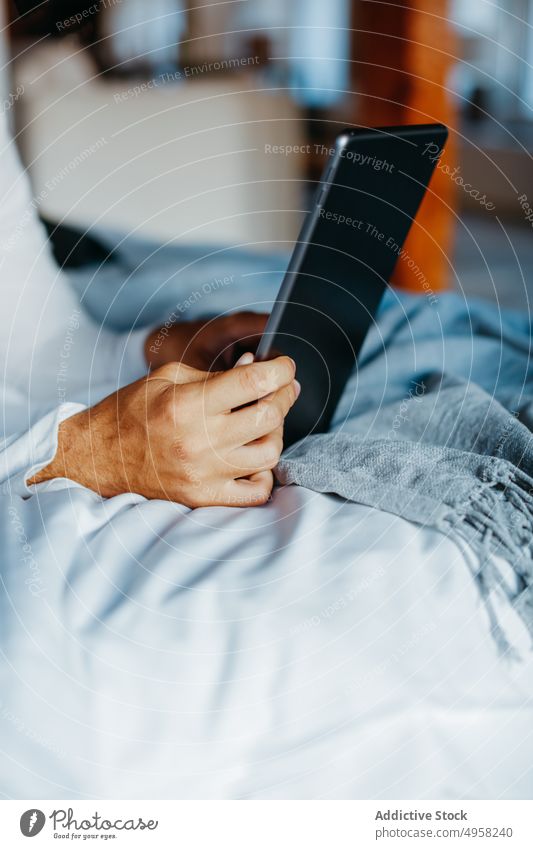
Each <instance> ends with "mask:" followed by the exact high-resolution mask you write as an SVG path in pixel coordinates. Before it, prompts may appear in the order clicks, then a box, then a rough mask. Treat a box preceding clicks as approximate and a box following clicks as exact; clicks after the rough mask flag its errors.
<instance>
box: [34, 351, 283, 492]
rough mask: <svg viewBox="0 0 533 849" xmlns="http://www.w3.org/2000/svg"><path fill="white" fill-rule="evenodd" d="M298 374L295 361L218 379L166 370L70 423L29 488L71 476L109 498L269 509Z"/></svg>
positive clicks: (177, 367) (174, 366)
mask: <svg viewBox="0 0 533 849" xmlns="http://www.w3.org/2000/svg"><path fill="white" fill-rule="evenodd" d="M294 374H295V367H294V363H293V361H292V360H290V359H289V358H288V357H279V358H278V359H276V360H271V361H270V362H265V363H253V364H251V365H243V366H240V367H239V368H235V369H232V370H230V371H227V372H224V373H219V374H214V373H209V374H208V373H205V372H201V371H197V370H196V369H193V368H189V367H188V366H185V365H182V364H179V363H170V364H168V365H165V366H163V367H161V368H159V369H157V370H156V371H153V372H152V373H151V374H150V375H149V376H148V377H146V378H143V379H142V380H138V381H137V382H136V383H132V384H131V385H130V386H126V387H125V388H124V389H121V390H119V391H118V392H116V393H115V394H113V395H110V396H109V397H108V398H105V399H104V400H103V401H101V402H100V403H99V404H98V405H97V406H95V407H92V408H91V409H89V410H85V411H84V412H82V413H78V414H77V415H75V416H72V417H71V418H69V419H66V420H65V421H64V422H63V423H62V424H61V426H60V429H59V447H58V451H57V454H56V456H55V458H54V460H53V461H52V463H51V464H50V465H49V466H47V468H46V469H43V471H41V472H39V473H38V474H37V475H36V476H35V477H34V478H33V480H31V481H30V482H29V483H30V484H35V483H41V482H43V481H46V480H50V479H51V478H57V477H66V478H70V479H71V480H74V481H77V482H78V483H81V484H83V485H84V486H87V487H89V488H90V489H93V490H95V491H96V492H98V493H100V494H101V495H103V496H105V497H109V496H113V495H119V494H120V493H124V492H136V493H139V494H140V495H144V496H145V497H146V498H163V499H166V500H169V501H176V502H179V503H181V504H185V505H187V506H189V507H201V506H209V505H227V506H231V505H233V506H243V507H244V506H249V505H254V504H263V503H264V502H265V501H267V500H268V498H269V496H270V492H271V490H272V486H273V476H272V471H271V470H272V469H273V468H274V466H275V465H276V464H277V462H278V460H279V456H280V454H281V451H282V449H283V442H282V432H283V420H284V418H285V416H286V415H287V413H288V411H289V410H290V408H291V407H292V405H293V404H294V402H295V400H296V398H297V397H298V394H299V386H298V384H297V383H296V381H295V380H294ZM254 402H255V403H254ZM244 405H248V406H244Z"/></svg>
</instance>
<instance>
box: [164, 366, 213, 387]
mask: <svg viewBox="0 0 533 849" xmlns="http://www.w3.org/2000/svg"><path fill="white" fill-rule="evenodd" d="M211 377H214V373H213V372H208V371H200V369H197V368H192V366H187V365H185V363H165V365H164V366H160V368H156V369H154V370H153V371H152V372H151V373H150V376H149V377H148V380H166V381H167V382H168V383H177V384H181V385H183V384H185V383H200V382H203V381H205V380H209V378H211Z"/></svg>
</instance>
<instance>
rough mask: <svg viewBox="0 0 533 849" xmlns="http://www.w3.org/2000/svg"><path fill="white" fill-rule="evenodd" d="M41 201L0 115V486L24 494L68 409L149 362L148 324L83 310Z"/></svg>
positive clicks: (87, 402) (94, 398)
mask: <svg viewBox="0 0 533 849" xmlns="http://www.w3.org/2000/svg"><path fill="white" fill-rule="evenodd" d="M37 210H38V199H34V198H32V194H31V190H30V185H29V181H28V179H27V176H26V174H25V173H24V170H23V168H22V166H21V163H20V160H19V157H18V153H17V151H16V148H15V145H14V142H13V140H12V139H11V138H10V135H9V133H8V129H7V121H6V116H5V114H4V115H0V286H1V301H0V303H1V305H2V309H1V313H0V367H1V369H2V386H3V398H2V411H1V412H2V425H3V427H2V430H3V434H2V436H3V439H4V441H3V445H2V444H0V451H1V455H0V487H2V488H3V489H4V491H5V487H8V489H9V488H10V491H18V492H19V493H20V494H22V493H24V494H28V492H29V491H28V490H27V488H26V484H25V480H26V479H27V478H29V477H31V475H32V474H35V472H36V471H38V469H40V468H43V467H44V466H45V465H47V464H48V462H50V460H51V459H52V458H53V456H54V454H55V450H56V447H57V431H58V427H59V423H60V421H61V420H62V419H63V418H66V417H67V416H68V415H72V411H73V410H77V409H83V408H84V407H86V406H92V405H93V404H95V403H97V402H98V401H100V400H101V399H102V398H103V397H105V396H106V395H109V394H111V393H112V392H114V391H115V390H116V389H118V388H119V387H120V386H124V385H126V384H128V383H131V382H133V381H134V380H137V379H138V378H140V377H142V376H143V375H144V374H146V372H147V364H146V361H145V358H144V350H143V349H144V342H145V339H146V335H147V330H137V331H134V332H132V333H126V334H124V333H122V334H121V333H113V332H112V331H110V330H108V329H106V328H105V327H100V326H99V325H98V324H97V323H95V322H94V320H93V319H92V318H91V317H90V316H89V315H87V313H85V311H84V310H83V309H82V308H81V306H80V303H79V301H78V298H77V296H76V294H75V292H74V290H73V289H72V287H71V286H70V283H69V281H68V279H67V277H66V275H64V274H63V273H62V271H61V270H60V269H59V268H58V266H57V264H56V263H55V261H54V259H53V257H52V254H51V251H50V246H49V244H48V240H47V236H46V231H45V229H44V227H43V226H42V224H41V222H40V221H39V218H38V215H37ZM14 397H17V398H18V399H19V402H18V403H16V404H13V403H12V399H13V398H14ZM21 399H22V400H23V402H24V403H21ZM43 413H48V414H49V415H44V416H43Z"/></svg>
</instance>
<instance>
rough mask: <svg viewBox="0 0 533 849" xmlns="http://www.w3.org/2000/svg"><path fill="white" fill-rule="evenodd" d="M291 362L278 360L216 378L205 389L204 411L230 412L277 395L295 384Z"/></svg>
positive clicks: (250, 366)
mask: <svg viewBox="0 0 533 849" xmlns="http://www.w3.org/2000/svg"><path fill="white" fill-rule="evenodd" d="M295 370H296V369H295V365H294V362H293V361H292V360H291V359H290V358H289V357H278V358H277V359H275V360H269V361H268V362H263V363H252V364H251V365H248V366H240V367H239V368H237V369H230V371H227V372H224V373H223V374H217V375H215V376H214V377H213V379H212V380H211V381H210V383H209V386H208V387H206V408H207V411H208V412H211V413H223V412H229V411H230V410H233V409H235V408H236V407H241V406H242V405H243V404H249V403H251V402H252V401H257V400H258V399H259V398H264V397H265V396H266V395H270V393H271V392H276V391H277V390H278V389H280V388H281V387H282V386H287V385H288V384H290V383H292V381H293V380H294V374H295Z"/></svg>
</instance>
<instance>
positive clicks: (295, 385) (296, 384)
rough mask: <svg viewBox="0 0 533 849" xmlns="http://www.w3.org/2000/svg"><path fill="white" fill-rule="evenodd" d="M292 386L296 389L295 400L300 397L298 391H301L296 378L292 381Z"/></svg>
mask: <svg viewBox="0 0 533 849" xmlns="http://www.w3.org/2000/svg"><path fill="white" fill-rule="evenodd" d="M294 388H295V389H296V400H298V398H299V397H300V392H301V391H302V385H301V383H299V382H298V381H297V380H295V381H294Z"/></svg>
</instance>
